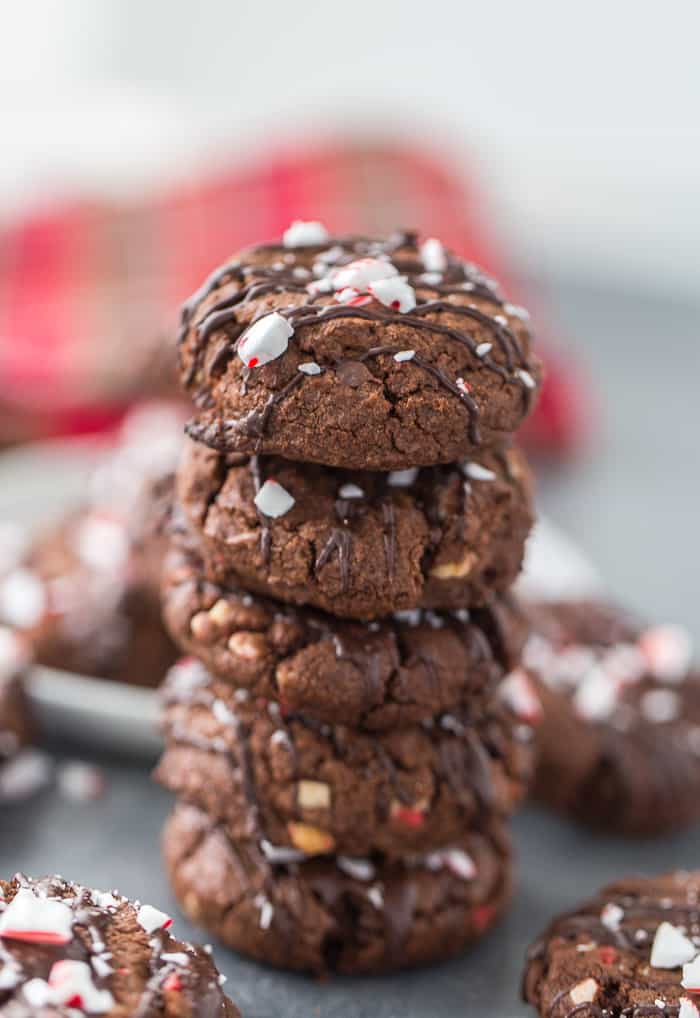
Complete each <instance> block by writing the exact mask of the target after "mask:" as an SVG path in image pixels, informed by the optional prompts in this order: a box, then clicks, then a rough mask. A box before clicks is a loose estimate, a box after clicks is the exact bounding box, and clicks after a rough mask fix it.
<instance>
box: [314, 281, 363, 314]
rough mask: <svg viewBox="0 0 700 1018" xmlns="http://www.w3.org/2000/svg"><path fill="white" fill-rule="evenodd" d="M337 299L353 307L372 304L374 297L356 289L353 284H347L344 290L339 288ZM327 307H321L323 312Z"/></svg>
mask: <svg viewBox="0 0 700 1018" xmlns="http://www.w3.org/2000/svg"><path fill="white" fill-rule="evenodd" d="M335 299H336V300H337V301H338V303H339V304H350V305H352V307H363V305H365V304H370V303H371V302H372V298H371V297H370V296H369V295H368V294H366V293H361V292H360V291H359V290H356V289H355V287H353V286H345V287H343V289H342V290H338V291H337V292H336V295H335ZM324 310H325V308H322V309H321V313H323V311H324Z"/></svg>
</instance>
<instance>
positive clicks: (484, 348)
mask: <svg viewBox="0 0 700 1018" xmlns="http://www.w3.org/2000/svg"><path fill="white" fill-rule="evenodd" d="M492 350H493V343H479V345H478V346H477V348H476V350H475V351H474V353H475V354H476V356H477V357H485V356H486V355H487V354H489V353H491V351H492Z"/></svg>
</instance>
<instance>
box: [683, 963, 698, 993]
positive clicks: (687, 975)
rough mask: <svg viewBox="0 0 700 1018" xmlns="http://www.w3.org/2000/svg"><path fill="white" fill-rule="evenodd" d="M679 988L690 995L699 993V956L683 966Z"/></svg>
mask: <svg viewBox="0 0 700 1018" xmlns="http://www.w3.org/2000/svg"><path fill="white" fill-rule="evenodd" d="M681 986H682V987H683V989H685V990H690V992H691V993H700V955H699V956H698V957H697V958H694V959H693V960H692V961H690V962H688V963H687V964H686V965H684V966H683V978H682V979H681Z"/></svg>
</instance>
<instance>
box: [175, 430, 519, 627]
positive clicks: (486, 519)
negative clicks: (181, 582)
mask: <svg viewBox="0 0 700 1018" xmlns="http://www.w3.org/2000/svg"><path fill="white" fill-rule="evenodd" d="M177 488H178V497H179V500H180V504H181V505H182V508H183V510H184V512H185V514H186V516H187V518H188V521H189V523H190V526H191V527H192V528H193V531H194V533H195V534H196V537H197V544H198V548H199V549H200V551H201V553H202V555H203V558H204V564H205V568H206V574H207V576H208V577H209V578H210V579H212V580H218V581H220V582H222V583H231V582H233V583H234V584H236V585H237V584H239V583H240V584H243V585H244V586H245V587H246V589H247V590H250V591H254V592H256V593H259V594H264V595H267V596H270V597H275V598H279V599H280V600H282V601H285V602H286V603H288V604H290V603H291V604H301V605H305V604H308V605H312V606H314V607H316V608H321V609H323V610H324V611H328V612H333V614H334V615H336V616H340V617H349V618H355V619H364V620H367V619H373V618H379V617H381V616H385V615H389V614H391V613H393V612H397V611H406V610H412V609H415V608H441V609H457V608H464V607H467V606H470V605H472V604H483V603H484V602H486V601H489V600H491V599H492V598H493V596H494V595H495V594H498V593H500V592H502V591H504V590H506V589H507V588H508V587H509V586H510V585H511V584H512V582H513V580H514V579H515V577H516V576H517V574H518V571H519V569H520V566H521V563H522V557H523V549H524V545H525V540H526V538H527V535H528V532H529V530H530V526H531V524H532V498H531V477H530V473H529V470H528V468H527V465H526V463H525V460H524V458H523V456H522V455H521V454H520V453H519V452H518V450H517V449H515V448H509V449H505V450H504V451H501V452H486V451H484V452H482V453H480V454H479V456H478V461H477V460H472V461H470V462H464V463H461V464H452V465H450V466H437V467H426V468H423V469H421V470H418V469H413V470H406V471H395V472H393V473H389V474H386V473H377V472H374V473H373V472H369V471H345V470H335V469H332V468H330V467H322V466H318V465H315V464H298V463H291V462H289V461H288V460H283V459H280V458H279V457H274V456H273V457H257V456H253V457H248V456H241V455H229V456H226V455H224V454H220V453H217V452H215V451H213V450H210V449H207V448H206V447H204V446H201V445H197V444H195V443H189V445H188V447H187V449H186V452H185V457H184V459H183V461H182V463H181V465H180V469H179V471H178V479H177Z"/></svg>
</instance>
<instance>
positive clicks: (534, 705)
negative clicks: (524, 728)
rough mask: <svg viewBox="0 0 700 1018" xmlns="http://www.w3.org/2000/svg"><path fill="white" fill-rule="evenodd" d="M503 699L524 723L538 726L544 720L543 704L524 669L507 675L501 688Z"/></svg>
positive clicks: (518, 669) (517, 669)
mask: <svg viewBox="0 0 700 1018" xmlns="http://www.w3.org/2000/svg"><path fill="white" fill-rule="evenodd" d="M500 694H501V697H502V699H503V700H504V702H505V703H507V704H508V706H509V707H510V708H511V710H512V711H513V712H514V714H516V715H517V716H518V717H519V718H520V719H521V720H522V721H526V722H527V723H528V724H531V725H532V724H536V723H537V722H538V721H541V720H542V704H541V703H540V698H539V696H538V695H537V693H536V692H535V688H534V686H533V685H532V682H531V681H530V676H529V675H528V674H527V672H526V671H524V670H523V669H522V668H516V669H515V671H513V672H511V673H510V675H507V676H506V677H505V679H504V680H503V682H502V683H501V687H500Z"/></svg>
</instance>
